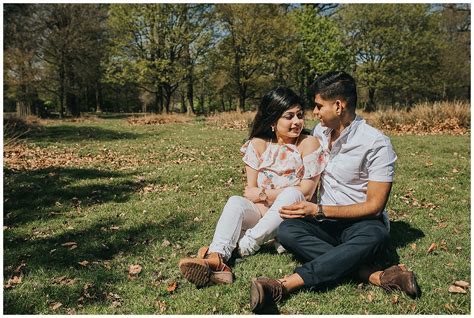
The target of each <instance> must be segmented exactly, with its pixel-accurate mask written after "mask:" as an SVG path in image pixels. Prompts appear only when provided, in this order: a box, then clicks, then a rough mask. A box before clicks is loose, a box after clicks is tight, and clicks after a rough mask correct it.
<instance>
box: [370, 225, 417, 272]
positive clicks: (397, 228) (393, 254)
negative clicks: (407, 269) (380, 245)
mask: <svg viewBox="0 0 474 318" xmlns="http://www.w3.org/2000/svg"><path fill="white" fill-rule="evenodd" d="M424 236H425V233H423V231H421V230H420V229H417V228H414V227H412V226H411V225H410V224H409V223H407V222H403V221H391V222H390V242H389V245H388V248H387V249H386V251H385V253H384V254H383V255H381V257H380V260H378V262H377V263H379V264H381V265H382V266H383V267H387V266H389V265H394V264H398V263H400V256H399V255H398V253H397V248H403V247H405V246H407V245H408V244H410V243H412V242H414V241H416V240H418V239H419V238H422V237H424ZM407 265H408V264H407Z"/></svg>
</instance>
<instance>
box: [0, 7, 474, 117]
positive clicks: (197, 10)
mask: <svg viewBox="0 0 474 318" xmlns="http://www.w3.org/2000/svg"><path fill="white" fill-rule="evenodd" d="M4 43H5V47H4V79H5V81H4V91H5V94H4V105H5V107H4V110H9V109H10V110H16V111H17V112H18V113H19V114H20V115H22V116H27V115H31V114H36V115H40V116H44V115H47V114H48V112H57V113H58V114H60V115H61V116H62V115H72V116H79V115H80V113H81V112H89V111H111V112H117V111H125V112H137V111H138V112H140V111H145V112H150V111H152V112H165V111H166V112H186V113H188V114H192V113H197V114H207V113H212V112H216V111H228V110H238V111H245V110H250V109H253V108H254V107H255V106H256V105H257V102H258V99H259V98H260V97H261V96H262V95H263V94H264V93H265V92H266V91H267V90H269V89H270V88H272V87H274V86H277V85H285V86H289V87H291V88H293V89H294V90H295V91H297V92H298V93H299V94H301V95H302V96H304V97H305V98H306V99H307V101H308V104H310V103H311V100H310V96H308V87H309V85H310V84H311V82H312V81H313V80H314V78H315V76H317V75H320V74H322V73H323V72H326V71H329V70H346V71H347V72H349V73H351V74H353V75H354V77H355V78H356V81H357V82H358V85H359V92H360V98H359V100H360V105H359V106H361V107H364V108H365V109H366V110H369V111H370V110H375V109H377V108H378V107H381V106H383V105H387V106H393V107H400V108H410V107H411V105H413V104H414V103H416V102H418V101H420V100H423V101H425V100H432V101H434V100H452V99H469V97H470V5H469V4H446V5H434V4H432V5H430V4H343V5H337V4H331V5H329V4H323V5H319V4H304V5H297V4H291V5H288V4H179V3H163V4H156V3H152V4H72V3H70V4H5V5H4Z"/></svg>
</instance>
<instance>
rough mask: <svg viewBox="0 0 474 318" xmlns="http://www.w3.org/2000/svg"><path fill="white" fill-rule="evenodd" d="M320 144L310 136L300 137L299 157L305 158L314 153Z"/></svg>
mask: <svg viewBox="0 0 474 318" xmlns="http://www.w3.org/2000/svg"><path fill="white" fill-rule="evenodd" d="M320 146H321V144H320V143H319V140H318V138H316V137H314V136H310V135H302V136H301V137H300V143H299V147H298V148H299V150H300V152H301V155H303V156H306V155H309V154H310V153H312V152H313V151H316V150H317V149H318V148H319V147H320Z"/></svg>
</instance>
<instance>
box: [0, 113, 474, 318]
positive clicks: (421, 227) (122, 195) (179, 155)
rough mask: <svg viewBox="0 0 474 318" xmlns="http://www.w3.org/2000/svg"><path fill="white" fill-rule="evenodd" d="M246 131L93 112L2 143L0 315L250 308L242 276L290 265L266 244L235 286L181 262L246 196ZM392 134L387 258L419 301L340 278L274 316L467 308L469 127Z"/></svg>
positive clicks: (287, 269)
mask: <svg viewBox="0 0 474 318" xmlns="http://www.w3.org/2000/svg"><path fill="white" fill-rule="evenodd" d="M313 125H314V123H313ZM240 128H241V127H240ZM246 135H247V132H246V131H245V130H244V129H239V127H237V128H236V127H231V126H229V127H227V126H225V125H224V126H223V125H219V124H215V123H213V124H212V123H210V122H207V121H204V120H193V121H189V122H183V123H167V124H150V125H136V124H133V123H132V122H131V121H127V120H126V119H123V118H114V119H100V118H97V119H86V120H78V121H50V122H48V123H45V124H43V125H42V127H41V129H38V130H35V131H34V132H32V133H30V134H29V135H28V137H27V138H25V139H22V140H21V141H20V140H19V141H18V142H15V143H12V144H11V145H8V147H5V149H4V171H3V172H4V179H3V181H4V190H3V191H4V192H3V195H4V219H3V259H4V291H3V302H4V304H3V312H4V313H5V314H250V313H251V312H250V308H249V305H248V298H249V287H250V280H251V279H252V278H253V277H257V276H268V277H281V276H283V275H287V274H291V273H292V271H293V269H294V268H295V267H296V266H298V262H297V261H296V260H294V259H293V258H292V257H291V255H289V254H287V253H284V254H281V255H278V254H276V252H275V251H274V250H273V249H272V247H271V246H265V247H263V248H262V250H261V252H260V253H258V254H257V255H255V256H253V257H250V258H248V259H246V260H245V261H244V262H241V263H238V264H237V265H236V266H235V275H236V280H235V283H234V284H232V285H225V286H223V285H220V286H211V287H208V288H202V289H196V288H195V287H194V286H193V285H191V284H190V283H188V282H186V281H185V280H184V279H183V278H182V276H181V275H180V273H179V270H178V266H177V264H178V260H179V259H180V258H182V257H185V256H193V255H195V254H196V252H197V250H198V248H199V247H201V246H203V245H206V244H208V243H209V242H210V240H211V239H212V235H213V229H214V226H215V224H216V222H217V219H218V217H219V214H220V212H221V209H222V207H223V206H224V204H225V202H226V200H227V198H228V197H229V196H231V195H239V194H241V193H242V190H243V187H244V180H245V175H244V170H243V163H242V161H241V156H240V154H239V151H238V150H239V148H240V146H241V144H242V143H243V141H244V139H245V138H246ZM390 137H391V139H392V143H393V145H394V148H395V150H396V153H397V154H398V161H397V166H396V177H395V182H394V185H393V189H392V194H391V198H390V200H389V202H388V205H387V207H388V211H389V215H390V219H391V223H392V230H391V241H390V246H389V249H388V251H387V253H386V254H385V255H383V257H382V260H381V261H382V262H383V263H384V264H386V265H390V264H396V263H402V264H405V265H406V267H407V268H408V269H410V270H413V271H415V272H416V275H417V278H418V282H419V284H420V286H421V289H422V292H423V294H422V297H421V298H420V299H418V300H412V299H410V298H408V297H407V296H406V295H404V294H402V293H400V292H393V293H386V292H385V291H383V290H382V289H380V288H377V287H374V286H371V285H366V284H361V283H360V282H357V281H354V280H350V279H347V280H344V281H343V282H342V283H341V284H340V285H338V286H336V287H331V288H329V289H327V290H323V291H317V292H313V291H301V292H299V293H296V294H294V295H293V296H292V297H291V298H289V299H288V300H286V301H285V302H283V303H282V304H281V305H280V306H279V309H280V312H281V313H282V314H315V315H316V314H470V308H471V303H470V296H471V291H470V288H469V287H467V288H461V290H459V289H458V291H460V292H458V293H454V292H452V291H453V289H452V288H451V291H450V286H452V285H453V284H454V283H455V282H456V281H465V282H470V275H471V274H470V268H471V255H470V246H471V241H470V232H471V229H470V223H471V222H470V210H471V209H470V156H471V154H470V134H467V135H466V134H465V135H460V136H454V135H448V134H444V135H423V136H418V135H406V134H405V135H391V136H390ZM463 292H465V293H463Z"/></svg>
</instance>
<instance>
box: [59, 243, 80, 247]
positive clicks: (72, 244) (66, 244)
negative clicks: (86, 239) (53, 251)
mask: <svg viewBox="0 0 474 318" xmlns="http://www.w3.org/2000/svg"><path fill="white" fill-rule="evenodd" d="M74 245H77V243H76V242H66V243H63V244H61V246H64V247H68V246H74Z"/></svg>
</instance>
